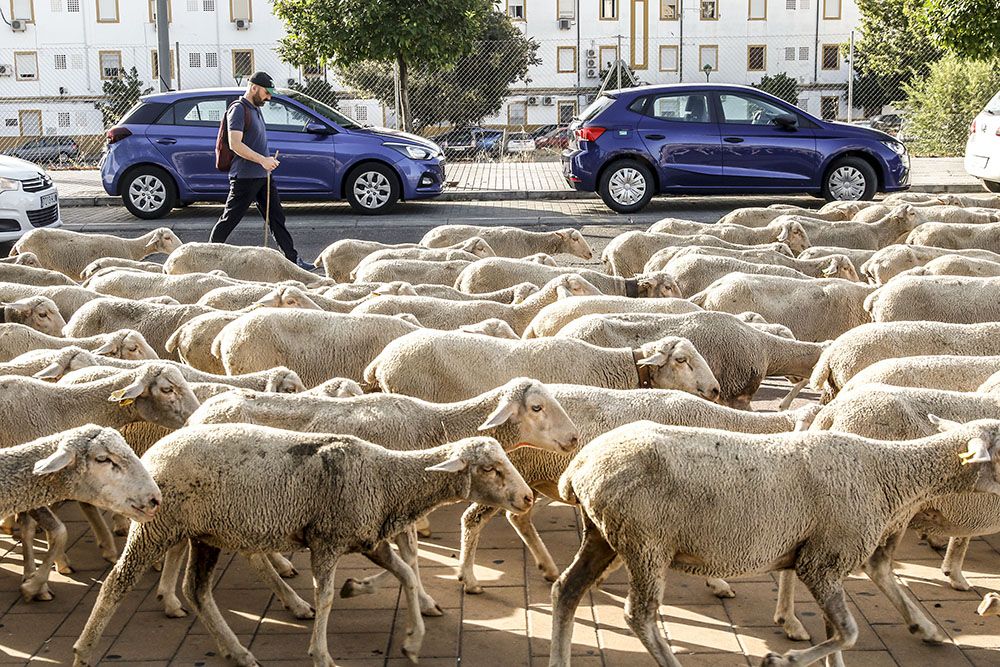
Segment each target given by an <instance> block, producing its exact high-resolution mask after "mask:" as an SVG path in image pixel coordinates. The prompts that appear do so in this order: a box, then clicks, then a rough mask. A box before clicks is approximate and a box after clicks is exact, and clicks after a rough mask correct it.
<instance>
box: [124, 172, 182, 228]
mask: <svg viewBox="0 0 1000 667" xmlns="http://www.w3.org/2000/svg"><path fill="white" fill-rule="evenodd" d="M121 193H122V203H124V204H125V208H127V209H128V212H129V213H131V214H132V215H134V216H135V217H137V218H139V219H141V220H156V219H158V218H162V217H163V216H165V215H166V214H167V213H170V211H171V209H173V208H174V206H175V205H176V204H177V186H175V185H174V179H172V178H171V177H170V174H168V173H167V172H166V171H164V170H163V169H160V168H159V167H153V166H149V165H147V166H142V167H139V168H138V169H135V170H134V171H130V172H129V173H128V174H127V175H126V176H125V178H124V179H123V180H122V184H121Z"/></svg>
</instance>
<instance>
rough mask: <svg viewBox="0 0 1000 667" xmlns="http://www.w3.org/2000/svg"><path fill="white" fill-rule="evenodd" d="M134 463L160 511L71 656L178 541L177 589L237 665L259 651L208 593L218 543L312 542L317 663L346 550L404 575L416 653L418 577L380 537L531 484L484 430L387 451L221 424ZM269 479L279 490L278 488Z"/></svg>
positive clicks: (114, 575)
mask: <svg viewBox="0 0 1000 667" xmlns="http://www.w3.org/2000/svg"><path fill="white" fill-rule="evenodd" d="M240 452H245V453H240ZM143 463H144V464H145V465H146V466H147V468H148V469H149V470H150V472H151V473H152V476H153V479H155V480H156V482H157V484H159V486H160V489H161V491H162V493H163V505H162V509H161V511H160V512H159V513H158V514H157V516H156V517H155V518H154V519H153V521H152V522H150V523H146V524H138V525H136V526H134V527H133V529H132V531H131V532H130V533H129V538H128V542H127V544H126V546H125V551H124V553H123V554H122V558H121V560H119V562H118V563H117V564H116V565H115V567H114V568H113V569H112V571H111V573H110V574H109V575H108V577H107V579H106V580H105V582H104V585H103V586H102V587H101V593H100V595H99V596H98V599H97V602H96V604H95V606H94V609H93V611H92V612H91V615H90V618H89V619H88V621H87V625H86V627H85V628H84V630H83V632H82V634H81V635H80V638H79V639H78V640H77V641H76V643H75V644H74V651H75V663H76V664H77V665H94V664H96V662H97V654H96V651H95V649H96V647H97V645H98V643H99V641H100V636H101V634H102V632H103V630H104V628H105V627H106V626H107V623H108V621H110V618H111V615H112V614H113V613H114V611H115V609H116V608H117V607H118V605H119V604H120V602H121V601H122V599H123V598H124V596H125V594H126V593H128V591H129V590H131V589H132V588H134V586H135V585H136V583H137V582H138V579H139V577H141V576H142V575H143V574H144V573H145V572H146V571H147V570H148V569H149V568H150V567H152V566H153V564H154V563H155V562H156V561H157V560H158V559H159V558H161V557H162V556H163V555H164V554H165V553H166V552H167V551H168V550H169V549H171V548H172V547H173V546H174V545H175V544H178V543H180V542H182V541H185V540H187V541H188V542H189V545H190V549H191V556H190V560H189V564H190V565H189V567H188V574H187V578H186V580H185V586H184V589H185V593H186V595H187V597H188V599H189V601H190V602H191V604H192V605H193V606H194V607H195V609H196V610H197V611H198V616H199V618H200V619H201V620H202V622H203V623H204V624H205V625H206V627H207V629H208V630H209V632H210V633H211V634H212V635H213V636H214V637H216V639H217V643H218V645H219V650H220V652H221V653H222V655H224V656H226V657H229V658H230V659H232V660H233V661H234V662H236V663H237V664H240V665H254V664H257V661H256V659H255V658H254V656H253V655H252V654H251V653H250V652H249V651H248V650H247V649H246V648H245V647H243V646H241V645H240V644H239V641H238V640H237V638H236V635H235V634H233V632H232V630H231V629H230V628H229V627H228V625H227V624H226V622H225V620H224V619H223V618H222V616H221V615H220V614H219V612H218V609H217V608H216V605H215V601H214V599H213V597H212V586H211V582H212V580H213V571H214V569H215V565H216V562H217V560H218V556H219V552H220V550H221V548H227V549H233V550H237V551H244V550H254V551H283V550H288V549H298V548H302V547H308V548H309V549H310V552H311V558H312V571H313V577H314V581H315V596H316V621H315V624H314V626H313V636H312V639H311V641H310V645H309V648H310V653H311V654H312V657H313V661H314V663H315V664H317V665H333V664H334V661H333V658H332V657H331V656H330V653H329V651H328V649H327V619H328V616H329V613H330V609H331V606H332V604H333V598H334V594H335V589H334V588H333V584H334V581H333V574H334V571H335V569H336V565H337V561H338V559H339V558H340V556H341V555H343V554H345V553H350V552H361V553H363V554H365V555H366V556H367V557H368V558H369V559H370V560H372V561H373V562H375V563H377V564H378V565H381V566H382V567H384V568H386V569H388V570H389V571H391V572H392V573H393V574H394V575H395V576H396V577H397V578H398V579H399V580H400V582H401V583H402V585H403V590H404V593H405V595H406V599H407V607H408V610H407V618H406V639H404V640H403V646H402V650H403V653H404V655H406V656H408V657H410V658H411V659H412V660H413V661H414V662H415V661H416V659H417V654H418V653H419V650H420V645H421V643H422V642H423V636H424V625H423V619H422V618H421V617H420V611H419V601H418V596H417V586H416V577H415V575H414V573H413V570H412V569H411V568H410V566H409V565H407V564H406V563H405V562H404V561H403V560H402V559H401V558H400V557H399V556H397V555H396V554H395V552H393V551H392V549H391V548H390V547H389V545H388V543H387V542H386V540H387V539H389V538H391V537H393V536H394V535H396V534H398V533H399V532H400V531H401V530H403V528H405V527H406V526H408V525H410V524H412V523H413V522H414V521H415V520H416V519H417V518H418V517H420V516H422V515H424V514H426V513H427V512H429V511H431V510H432V509H434V508H435V507H438V506H441V505H445V504H448V503H453V502H458V501H462V500H466V501H474V502H486V503H491V504H496V505H498V506H500V507H502V508H504V509H506V510H509V511H511V512H523V511H525V510H527V509H528V508H529V507H530V506H531V502H532V494H531V489H530V488H529V487H528V485H527V484H526V483H525V481H524V480H523V479H522V478H521V476H520V475H519V474H518V473H517V471H516V470H515V469H514V467H513V466H512V465H511V463H510V460H509V459H508V458H507V456H506V455H505V454H504V452H503V450H502V449H501V447H500V444H499V443H498V442H497V441H496V440H493V439H492V438H484V437H477V438H467V439H465V440H460V441H458V442H455V443H449V444H446V445H441V446H439V447H435V448H433V449H429V450H420V451H416V452H394V451H390V450H387V449H384V448H381V447H379V446H377V445H373V444H371V443H368V442H365V441H364V440H361V439H359V438H355V437H352V436H342V435H329V434H313V433H309V434H303V433H294V432H291V431H281V430H278V429H272V428H267V427H262V426H251V425H248V424H238V425H228V424H222V425H210V426H197V427H191V428H187V429H183V430H181V431H178V432H176V433H174V434H172V435H170V436H167V437H166V438H164V439H163V440H161V441H160V442H159V443H157V444H156V445H155V446H154V447H153V449H151V450H150V451H149V452H148V453H147V454H146V456H145V457H144V459H143ZM276 488H281V489H284V490H283V491H282V492H281V493H280V494H278V495H276V494H275V489H276ZM194 489H197V491H194ZM248 490H249V491H250V492H249V493H248ZM320 499H328V500H329V502H322V501H321V502H317V500H320ZM276 500H277V502H276Z"/></svg>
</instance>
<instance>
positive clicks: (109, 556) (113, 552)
mask: <svg viewBox="0 0 1000 667" xmlns="http://www.w3.org/2000/svg"><path fill="white" fill-rule="evenodd" d="M101 558H103V559H104V560H106V561H108V562H109V563H117V562H118V550H117V549H102V550H101Z"/></svg>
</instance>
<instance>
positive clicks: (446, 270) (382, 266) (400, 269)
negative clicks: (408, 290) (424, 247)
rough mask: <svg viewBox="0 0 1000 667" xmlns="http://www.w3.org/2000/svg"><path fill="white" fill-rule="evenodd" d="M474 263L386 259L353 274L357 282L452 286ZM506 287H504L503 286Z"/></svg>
mask: <svg viewBox="0 0 1000 667" xmlns="http://www.w3.org/2000/svg"><path fill="white" fill-rule="evenodd" d="M472 264H474V262H468V261H465V260H462V259H454V260H450V261H445V262H435V261H428V260H421V259H386V260H381V261H378V262H372V263H371V264H368V265H366V266H363V267H361V268H360V269H359V270H357V271H355V272H354V274H353V275H354V279H355V280H356V281H358V282H376V283H377V282H389V281H393V280H402V281H405V282H408V283H413V284H415V285H416V284H421V283H423V284H431V285H454V284H455V279H456V278H458V275H459V274H460V273H461V272H462V269H464V268H465V267H467V266H471V265H472ZM505 287H506V285H505Z"/></svg>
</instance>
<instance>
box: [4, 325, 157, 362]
mask: <svg viewBox="0 0 1000 667" xmlns="http://www.w3.org/2000/svg"><path fill="white" fill-rule="evenodd" d="M70 345H76V346H78V347H82V348H85V349H87V350H92V351H93V352H94V354H103V355H108V356H113V357H119V358H122V359H156V358H157V354H156V351H155V350H154V349H153V348H151V347H150V346H149V343H147V342H146V339H145V338H143V336H142V334H141V333H139V332H138V331H135V330H134V329H119V330H117V331H112V332H108V333H101V334H98V335H96V336H88V337H86V338H62V337H59V336H49V335H48V334H43V333H41V332H40V331H36V330H34V329H32V328H31V327H27V326H24V325H23V324H0V362H4V361H10V360H11V359H13V358H14V357H17V356H19V355H22V354H24V353H25V352H30V351H32V350H39V349H49V350H51V349H58V348H63V347H69V346H70Z"/></svg>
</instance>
